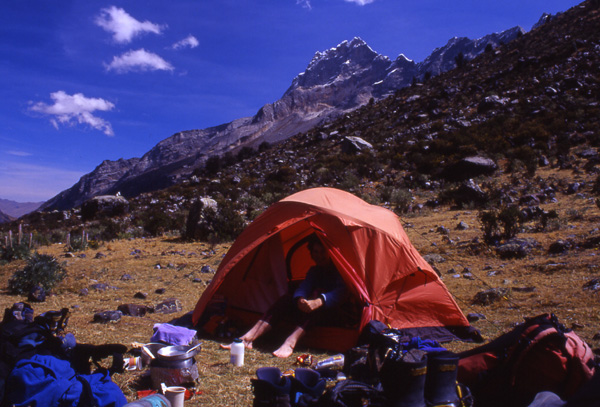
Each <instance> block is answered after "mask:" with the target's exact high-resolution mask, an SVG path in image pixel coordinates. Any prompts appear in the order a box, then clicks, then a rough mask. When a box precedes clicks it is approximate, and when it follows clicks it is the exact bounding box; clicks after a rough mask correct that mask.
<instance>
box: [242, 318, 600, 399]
mask: <svg viewBox="0 0 600 407" xmlns="http://www.w3.org/2000/svg"><path fill="white" fill-rule="evenodd" d="M361 340H362V342H361V344H360V346H357V347H354V348H352V349H350V350H348V351H346V352H345V353H344V354H343V356H344V365H343V373H344V374H345V376H346V377H347V380H338V381H337V382H336V383H335V385H333V386H332V387H329V388H328V389H325V382H326V379H327V378H335V377H337V376H336V374H332V372H331V371H332V370H335V369H336V367H331V366H330V367H320V368H317V366H319V362H317V363H315V364H314V365H313V368H308V367H302V368H297V369H296V370H295V371H293V372H292V374H293V375H292V376H289V375H287V374H286V373H281V372H280V371H279V369H278V368H260V369H258V370H257V372H256V375H257V377H256V378H255V379H252V386H253V390H254V406H286V407H287V406H307V405H310V406H322V407H333V406H336V407H344V406H346V407H354V406H363V405H371V406H385V407H438V406H439V407H441V406H444V407H470V406H482V407H496V406H498V407H500V406H511V407H526V406H529V405H531V406H535V407H542V406H543V407H562V406H565V407H567V406H568V407H574V406H578V407H583V406H585V407H591V406H598V405H600V387H599V386H598V385H600V369H596V362H595V358H594V355H593V352H592V351H591V349H590V347H589V346H588V345H587V344H586V343H585V342H584V341H583V340H582V339H581V338H579V336H577V334H575V333H574V332H573V331H571V330H568V329H566V328H565V327H564V326H563V325H562V324H560V323H559V321H558V320H557V318H556V316H554V315H548V314H543V315H540V316H537V317H534V318H527V319H526V320H525V322H524V323H522V324H520V325H517V326H516V327H515V328H514V329H513V330H512V331H510V332H508V333H506V334H504V335H501V336H500V337H498V338H496V339H494V340H492V341H491V342H489V343H487V344H485V345H481V346H478V347H476V348H474V349H472V350H470V351H466V352H462V353H460V354H456V353H453V352H449V351H448V350H446V349H444V348H443V347H442V346H440V345H439V343H436V342H435V341H431V340H422V339H421V338H418V337H410V338H408V337H407V336H406V335H405V333H404V332H402V330H397V329H391V328H386V327H385V325H383V324H381V323H380V322H379V321H371V322H370V323H369V324H368V325H367V328H366V329H365V330H364V331H363V334H362V335H361ZM303 356H304V355H303ZM303 359H307V358H303ZM330 359H337V360H339V359H340V355H335V356H333V357H332V358H330ZM328 362H330V361H328ZM337 369H339V367H337ZM307 372H310V373H307ZM594 373H595V374H594ZM590 379H591V380H590ZM549 392H551V393H549ZM299 395H302V397H299ZM536 396H537V397H536ZM534 400H535V401H534ZM563 400H566V401H563ZM531 403H533V404H531ZM544 403H546V404H544Z"/></svg>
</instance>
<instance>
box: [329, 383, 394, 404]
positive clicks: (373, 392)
mask: <svg viewBox="0 0 600 407" xmlns="http://www.w3.org/2000/svg"><path fill="white" fill-rule="evenodd" d="M317 405H318V406H320V407H363V406H373V407H383V406H385V405H386V399H385V397H384V395H383V390H382V389H381V388H380V387H379V386H377V387H375V386H371V385H369V384H366V383H363V382H360V381H357V380H341V381H339V382H337V384H336V385H335V386H333V387H332V388H330V389H329V390H327V391H326V392H325V393H324V394H323V395H322V396H321V397H320V398H319V401H318V404H317Z"/></svg>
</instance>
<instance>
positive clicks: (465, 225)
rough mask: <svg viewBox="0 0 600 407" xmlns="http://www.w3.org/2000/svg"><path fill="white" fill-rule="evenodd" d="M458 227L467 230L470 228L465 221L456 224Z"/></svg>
mask: <svg viewBox="0 0 600 407" xmlns="http://www.w3.org/2000/svg"><path fill="white" fill-rule="evenodd" d="M456 229H457V230H467V229H469V225H467V224H466V223H465V222H462V221H461V222H459V223H458V225H456Z"/></svg>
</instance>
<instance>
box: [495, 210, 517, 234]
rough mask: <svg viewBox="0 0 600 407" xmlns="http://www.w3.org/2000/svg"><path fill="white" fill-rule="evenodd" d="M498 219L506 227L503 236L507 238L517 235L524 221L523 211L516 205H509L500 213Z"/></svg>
mask: <svg viewBox="0 0 600 407" xmlns="http://www.w3.org/2000/svg"><path fill="white" fill-rule="evenodd" d="M498 221H499V222H500V224H501V225H502V227H503V229H504V231H503V233H502V237H504V238H505V239H510V238H512V237H515V236H516V235H517V232H518V231H519V225H520V224H521V223H522V215H521V211H519V208H518V207H516V206H508V207H506V208H504V209H502V210H501V211H500V213H498Z"/></svg>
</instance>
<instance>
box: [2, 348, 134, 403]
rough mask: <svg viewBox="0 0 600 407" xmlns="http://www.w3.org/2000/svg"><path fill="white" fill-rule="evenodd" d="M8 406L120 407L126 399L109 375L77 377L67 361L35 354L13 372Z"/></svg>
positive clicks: (8, 387)
mask: <svg viewBox="0 0 600 407" xmlns="http://www.w3.org/2000/svg"><path fill="white" fill-rule="evenodd" d="M5 403H6V404H7V405H10V406H15V407H25V406H48V407H77V406H81V407H83V406H86V407H121V406H124V405H125V404H127V399H125V396H124V395H123V392H122V391H121V389H120V388H119V387H118V386H117V385H116V384H115V383H113V382H112V381H111V379H110V376H108V374H106V373H94V374H92V375H77V374H76V373H75V370H73V368H72V367H71V365H70V364H69V362H67V361H65V360H62V359H58V358H56V357H54V356H49V355H34V356H33V357H31V358H30V359H23V360H21V361H19V362H17V364H16V365H15V367H14V369H13V370H12V372H11V373H10V375H9V377H8V379H7V381H6V398H5Z"/></svg>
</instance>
